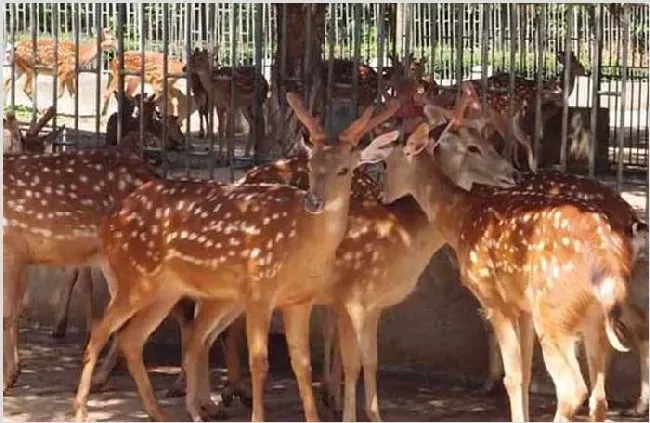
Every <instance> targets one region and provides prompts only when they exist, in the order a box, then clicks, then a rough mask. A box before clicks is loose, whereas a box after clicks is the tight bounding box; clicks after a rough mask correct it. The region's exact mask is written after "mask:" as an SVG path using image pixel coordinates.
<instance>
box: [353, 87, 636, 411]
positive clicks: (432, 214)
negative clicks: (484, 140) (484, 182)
mask: <svg viewBox="0 0 650 423" xmlns="http://www.w3.org/2000/svg"><path fill="white" fill-rule="evenodd" d="M465 88H466V87H465ZM464 109H465V107H464V105H463V104H461V105H460V106H459V108H458V109H457V110H456V112H455V113H454V114H453V116H452V119H451V121H450V122H449V124H448V125H447V127H446V129H445V130H444V132H443V134H442V136H441V137H440V139H438V141H437V142H435V143H434V142H433V141H431V140H429V138H428V137H427V136H419V137H418V136H411V137H410V138H409V139H408V141H407V145H406V146H405V147H404V148H403V149H399V148H395V147H393V148H389V147H386V148H384V149H383V150H378V149H377V150H376V151H375V156H376V158H377V159H383V160H385V162H386V165H387V170H386V178H385V184H384V189H383V193H382V195H383V201H384V202H386V203H390V202H392V201H394V200H396V199H397V198H400V197H402V196H404V195H407V194H411V195H413V197H414V198H415V199H416V200H417V202H418V204H419V205H420V207H421V208H422V209H423V210H424V211H425V213H426V214H427V216H428V218H429V219H430V220H432V219H434V218H435V219H440V221H444V222H446V224H445V225H442V226H440V230H441V233H442V235H443V237H444V238H445V240H446V241H447V242H448V243H449V244H450V245H451V246H452V247H453V248H454V249H455V251H456V255H457V257H458V263H459V264H460V268H461V276H462V281H463V283H464V284H465V285H466V286H467V287H468V288H469V289H470V291H472V292H473V293H474V295H475V296H476V297H477V298H478V299H479V301H480V302H481V305H482V307H483V308H484V309H485V311H486V315H487V316H488V318H489V319H490V321H491V323H492V325H493V327H494V331H495V334H496V337H497V340H498V342H499V347H500V349H501V353H502V357H503V360H504V367H505V369H506V376H505V379H504V384H505V386H506V390H507V392H508V396H509V398H510V409H511V414H512V419H513V420H514V421H524V420H528V388H529V383H530V367H531V358H532V344H533V336H534V332H533V329H534V331H535V332H536V333H537V335H538V337H539V339H540V343H541V345H542V350H543V352H544V361H545V363H546V366H547V370H548V371H549V373H550V374H551V377H552V378H553V381H554V383H555V387H556V390H557V398H558V406H557V412H556V415H555V420H569V419H572V418H573V416H574V414H575V412H576V410H577V408H578V407H579V406H580V405H581V404H582V401H583V399H584V398H585V396H586V395H587V388H586V387H585V384H584V381H583V379H582V376H581V375H580V368H579V366H578V362H577V359H576V357H575V354H574V351H573V346H574V342H575V336H576V335H577V333H578V331H580V330H582V331H583V332H584V334H585V346H586V348H587V356H588V363H589V373H590V380H591V381H592V384H593V385H594V387H593V390H592V395H591V398H590V415H591V417H592V418H593V419H595V420H602V419H603V418H604V417H605V412H606V409H607V402H606V399H605V395H604V383H605V368H606V363H607V355H608V354H607V345H606V344H607V342H609V343H610V344H611V345H612V346H613V347H614V348H615V349H617V350H621V351H626V350H627V347H626V346H625V345H624V344H623V341H621V339H622V338H623V339H625V338H624V335H625V328H624V327H622V325H621V320H620V316H621V312H622V306H623V304H624V302H625V299H626V295H627V294H626V293H627V288H626V282H627V279H628V277H629V273H630V270H631V268H632V265H633V257H632V253H633V246H632V242H631V240H630V239H629V238H627V237H622V236H621V235H620V233H621V232H620V231H619V230H617V229H618V228H617V229H612V228H615V227H616V225H617V224H618V222H616V221H614V220H612V221H608V219H607V217H606V215H605V214H604V213H603V212H602V211H601V210H600V209H599V208H598V207H597V206H595V205H593V204H591V203H589V202H588V201H585V200H578V199H575V198H571V197H567V196H563V195H555V196H552V195H547V194H545V193H544V192H540V191H538V190H534V189H528V188H527V187H526V186H516V187H514V188H509V189H493V188H487V187H481V190H483V191H484V193H483V194H481V193H478V192H477V194H478V195H477V194H474V193H473V195H472V196H470V195H468V194H466V193H465V192H463V191H461V190H459V189H457V188H455V187H454V186H453V185H452V184H451V183H450V182H449V180H448V179H447V178H445V177H443V176H442V175H441V172H440V169H441V168H442V169H444V168H445V167H449V166H451V167H452V168H453V167H455V163H444V162H439V161H437V160H434V159H433V157H432V156H431V153H432V152H435V150H436V149H437V148H441V147H442V148H445V146H444V143H441V140H444V139H445V138H447V137H449V136H452V135H453V134H454V132H455V130H456V127H457V125H458V122H459V121H460V122H462V116H463V114H464ZM441 113H444V111H442V110H441ZM416 134H417V132H416ZM367 150H368V149H366V150H365V151H367ZM365 151H364V152H365ZM460 176H462V174H461V175H460ZM463 179H464V178H461V180H463ZM463 183H466V184H467V185H468V186H469V185H470V184H469V182H466V181H464V180H463ZM477 191H478V190H477Z"/></svg>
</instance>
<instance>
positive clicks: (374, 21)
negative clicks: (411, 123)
mask: <svg viewBox="0 0 650 423" xmlns="http://www.w3.org/2000/svg"><path fill="white" fill-rule="evenodd" d="M280 7H282V6H280ZM277 10H278V9H277V7H276V5H273V4H268V3H266V4H235V3H209V4H208V3H187V4H165V3H140V4H108V3H107V4H103V3H78V4H71V3H18V4H5V6H4V13H5V15H4V32H3V35H4V40H5V46H6V47H9V48H12V47H13V46H16V45H17V44H18V43H19V42H20V41H23V40H29V41H31V42H32V43H34V44H35V43H36V41H37V40H45V39H50V40H52V41H53V42H54V43H55V44H56V43H62V42H64V41H66V40H71V41H73V42H74V43H75V44H76V46H77V52H76V53H75V55H78V54H79V53H78V51H79V46H82V47H83V46H84V45H89V46H91V45H97V43H98V38H97V37H98V33H99V32H100V30H101V28H111V29H113V30H114V32H116V33H117V34H118V45H117V46H116V47H117V48H116V50H115V51H104V52H103V54H99V55H97V57H96V58H93V60H90V61H89V62H88V63H85V64H84V63H81V64H80V63H79V61H78V60H76V61H75V67H80V68H83V69H79V70H82V72H79V73H77V72H75V75H76V76H75V78H76V82H77V86H78V87H79V86H80V85H79V82H80V80H81V79H83V81H82V82H81V83H82V85H84V86H85V87H84V88H81V87H80V90H81V91H80V92H79V93H78V95H76V96H75V97H74V98H67V99H66V98H65V97H63V98H61V99H60V100H59V99H58V98H57V95H56V82H57V81H56V76H54V81H53V85H52V86H51V87H50V89H49V90H38V89H36V90H34V91H35V94H36V95H37V99H36V101H35V104H37V105H38V107H40V108H42V106H43V104H54V105H58V106H60V107H58V110H59V117H58V118H59V119H61V120H64V119H65V115H66V114H68V115H70V116H71V118H72V119H73V123H71V124H68V125H69V126H70V128H69V130H68V131H67V135H66V137H65V140H63V141H62V143H63V144H64V145H68V144H76V143H80V144H88V143H89V144H101V142H102V137H103V135H102V133H103V128H102V125H101V119H100V113H99V107H100V104H99V103H100V93H101V91H102V90H103V89H104V87H105V85H106V81H105V79H106V73H107V69H108V63H109V61H110V60H112V58H114V57H115V56H116V55H119V54H120V52H124V51H141V52H144V51H147V52H161V53H164V54H165V57H167V58H168V59H180V60H182V61H184V62H185V63H187V59H188V57H189V55H190V53H191V51H192V49H193V48H195V47H199V48H209V49H210V50H212V51H214V53H215V55H216V56H217V58H218V62H219V65H220V66H231V65H235V66H243V65H250V66H256V67H257V68H258V69H260V70H261V71H262V72H263V74H264V77H265V78H266V79H267V80H270V79H271V74H272V72H271V69H272V66H274V65H276V66H277V65H278V64H277V63H275V64H274V55H275V54H276V52H278V51H280V52H285V51H286V46H278V45H277V40H278V38H279V34H278V33H277V28H278V27H281V26H282V25H279V23H278V22H277ZM120 24H122V25H120ZM305 25H307V27H309V25H310V23H309V22H305ZM649 26H650V15H649V8H648V6H647V5H628V6H626V8H625V9H622V8H621V7H618V8H611V7H607V6H602V5H601V6H593V5H556V4H553V5H551V4H546V5H530V4H511V5H508V4H494V5H492V4H434V3H426V4H424V3H419V4H418V3H416V4H399V5H398V4H345V3H337V4H330V5H328V6H327V10H326V18H325V33H326V34H327V36H326V40H325V41H324V42H325V44H326V48H324V49H323V56H324V57H323V58H324V59H327V58H331V57H335V58H349V59H350V60H353V61H354V62H355V63H367V64H369V65H370V66H373V67H379V68H381V67H382V66H386V65H387V64H390V62H389V60H388V56H389V54H393V55H396V56H398V57H405V56H406V55H407V54H408V53H411V52H412V53H414V54H415V56H416V57H425V58H426V63H427V69H426V70H427V72H428V73H430V74H431V75H432V76H433V77H434V79H435V81H436V82H438V83H440V84H442V85H453V84H455V83H456V82H457V81H458V80H465V79H481V78H485V77H487V76H490V75H491V74H493V73H495V72H498V71H509V72H512V74H517V75H520V76H523V77H528V78H531V79H537V80H542V79H544V78H549V77H553V76H557V77H558V78H560V79H564V80H565V81H568V79H566V78H567V75H568V73H567V72H564V71H560V68H559V65H558V60H557V59H556V57H557V56H556V53H558V52H563V51H567V50H568V51H572V52H574V53H575V54H576V56H577V57H578V59H579V61H580V63H581V64H582V65H583V66H584V67H585V68H586V69H587V71H588V75H586V76H581V77H579V78H578V79H577V81H576V84H575V89H574V91H573V92H572V94H571V96H570V97H569V98H568V101H567V102H566V105H565V107H564V110H563V113H562V114H561V116H560V117H559V121H560V126H561V130H560V131H559V134H558V136H559V138H560V139H561V142H560V163H559V164H560V166H561V167H562V168H566V165H567V163H566V160H567V157H566V152H565V151H566V149H567V148H569V147H568V145H567V143H568V141H567V138H568V134H567V133H568V131H569V126H570V125H571V122H570V121H569V119H570V116H569V115H570V113H569V112H570V110H573V109H589V110H591V112H590V113H587V115H590V119H588V120H589V124H588V125H587V126H589V127H590V128H589V129H590V131H591V132H590V133H591V134H596V120H600V118H601V116H603V117H604V119H605V121H606V122H600V123H599V125H600V126H605V127H606V128H605V133H606V135H605V137H604V138H605V139H604V140H603V143H604V145H603V146H601V147H598V146H597V145H596V144H597V143H596V142H592V143H591V147H590V148H591V150H592V151H590V152H589V165H588V172H589V174H590V175H594V174H595V172H596V170H598V171H601V172H607V171H616V173H617V176H618V177H619V184H620V180H622V178H623V174H627V171H628V170H629V171H632V170H634V169H640V170H642V171H646V170H647V166H648V164H647V163H648V115H649V114H650V113H649V111H650V108H649V107H650V106H649V101H648V97H649V91H648V86H649V81H648V80H649V58H648V47H649V46H650V29H649ZM282 30H283V31H287V32H288V33H289V34H290V33H291V31H292V30H293V29H292V28H283V29H282ZM284 40H286V38H284ZM61 54H63V53H61ZM75 57H77V56H75ZM567 57H568V56H567ZM168 59H166V60H168ZM80 65H81V66H80ZM4 70H5V72H4V74H5V75H7V76H6V77H5V78H7V77H8V78H10V79H11V83H10V85H8V86H6V87H7V88H8V89H9V92H7V91H5V106H10V107H18V108H20V107H25V110H26V111H27V113H29V111H30V108H29V106H30V105H31V103H29V102H28V101H27V100H26V99H25V97H24V96H23V95H22V93H21V88H22V86H21V84H20V82H19V81H16V78H15V76H16V73H15V71H16V70H15V66H14V65H13V62H12V64H11V65H9V66H7V65H5V68H4ZM75 70H77V69H75ZM39 72H41V73H43V74H44V73H45V70H43V69H38V70H37V75H36V76H37V78H38V81H36V80H35V81H34V86H35V87H37V88H38V87H40V85H39V84H45V83H44V82H42V81H47V79H46V77H45V76H42V75H41V76H40V77H39V75H38V73H39ZM190 72H191V70H190V69H188V70H187V71H186V75H189V74H190ZM186 75H176V76H180V80H181V83H182V82H183V80H184V79H185V76H186ZM124 76H128V75H124V74H121V75H120V83H122V82H123V81H122V79H123V77H124ZM168 76H169V75H164V78H163V79H164V83H165V85H166V84H167V79H168ZM48 78H49V77H48ZM356 84H357V82H355V87H356V86H357V85H356ZM380 84H381V82H380ZM44 86H47V85H44ZM233 89H234V88H233ZM48 91H50V92H51V93H52V94H51V96H50V95H48ZM181 91H183V92H185V93H187V94H189V88H188V87H187V86H186V87H184V88H182V89H181ZM352 95H353V97H354V98H357V93H356V92H355V93H353V94H352ZM48 97H49V98H48ZM92 98H94V104H93V101H91V99H92ZM89 105H90V106H89ZM601 110H602V113H603V114H602V115H601V114H599V113H601ZM32 113H36V110H35V109H34V110H32ZM165 114H166V112H165ZM572 116H575V115H572ZM66 122H67V121H66ZM190 122H191V123H190ZM56 123H57V122H56V121H55V122H54V124H56ZM209 127H210V130H209V131H210V135H209V136H208V139H209V141H205V140H204V141H200V142H199V141H197V140H196V139H194V137H193V135H192V134H193V133H194V132H195V129H196V125H195V122H194V121H193V119H187V122H186V123H185V130H186V132H187V135H188V136H189V137H190V140H191V142H190V144H192V145H194V146H195V147H196V148H194V149H193V150H192V151H194V152H195V153H196V154H194V155H195V156H196V157H203V156H205V154H204V152H205V151H207V153H206V154H207V157H208V160H209V162H210V166H212V163H213V162H214V157H212V156H211V154H212V152H213V150H214V141H215V136H214V135H213V133H212V131H213V130H212V123H210V125H209ZM601 130H602V128H601ZM83 135H85V136H86V138H87V139H86V138H84V137H83ZM232 138H233V136H232V134H231V136H229V137H228V141H229V143H230V144H229V145H230V146H231V147H232V142H234V141H232ZM535 142H536V143H537V142H538V140H535ZM164 144H165V143H164V142H163V145H164ZM597 147H598V148H602V151H600V152H597V151H596V149H597ZM229 150H230V148H229ZM232 150H233V154H234V148H233V149H232ZM188 154H189V156H192V154H190V153H188ZM600 155H603V157H604V159H602V160H604V166H600V167H598V166H597V164H598V163H600V162H598V160H600ZM597 156H598V157H597ZM597 162H598V163H597ZM184 163H186V164H187V163H189V160H186V161H185V162H184ZM189 166H190V165H189V164H187V169H188V170H187V172H188V173H189ZM597 167H598V169H597ZM211 174H212V173H211Z"/></svg>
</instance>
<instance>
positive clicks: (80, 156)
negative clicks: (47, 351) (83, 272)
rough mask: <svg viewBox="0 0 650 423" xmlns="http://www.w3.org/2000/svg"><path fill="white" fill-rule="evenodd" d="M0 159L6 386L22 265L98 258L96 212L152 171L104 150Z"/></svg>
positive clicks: (14, 350)
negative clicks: (0, 163) (0, 162)
mask: <svg viewBox="0 0 650 423" xmlns="http://www.w3.org/2000/svg"><path fill="white" fill-rule="evenodd" d="M3 164H4V166H3V170H2V171H3V194H4V203H3V212H4V219H3V229H4V236H3V246H4V250H3V259H4V266H3V275H4V284H3V294H4V307H3V310H4V313H3V319H4V320H3V322H4V323H3V327H4V356H3V364H4V366H3V375H4V390H5V391H6V390H7V388H9V387H10V386H11V385H12V384H13V383H14V382H15V380H16V378H17V377H18V374H19V371H20V363H19V356H18V328H17V317H18V312H19V311H20V310H19V307H20V304H21V299H22V297H23V294H24V289H25V280H24V277H25V275H24V273H25V267H27V266H28V265H30V264H46V265H60V266H87V265H94V264H96V263H97V262H98V261H99V260H101V257H102V252H101V248H100V243H99V238H98V233H97V228H98V226H99V223H100V220H101V218H102V216H103V215H104V214H105V213H106V212H107V211H108V210H109V209H110V208H111V207H113V206H114V205H115V204H116V202H117V201H118V200H120V199H121V198H122V197H124V196H125V195H126V194H127V193H128V192H130V190H132V189H133V188H134V187H136V186H138V185H140V184H142V182H143V181H146V180H149V179H152V178H154V177H155V176H156V174H155V172H154V171H153V170H152V169H151V168H149V167H148V166H147V165H145V164H143V163H142V162H141V161H140V160H138V159H135V158H130V157H124V156H121V155H119V154H117V153H116V152H115V151H112V150H110V149H106V150H89V151H79V152H65V153H56V154H49V155H43V154H35V155H26V154H23V155H16V156H5V157H4V163H3Z"/></svg>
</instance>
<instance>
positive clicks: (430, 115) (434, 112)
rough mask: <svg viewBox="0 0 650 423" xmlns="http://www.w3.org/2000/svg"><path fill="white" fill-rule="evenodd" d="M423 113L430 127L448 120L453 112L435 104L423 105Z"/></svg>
mask: <svg viewBox="0 0 650 423" xmlns="http://www.w3.org/2000/svg"><path fill="white" fill-rule="evenodd" d="M424 115H425V116H426V117H427V119H428V120H429V125H430V127H432V128H435V127H436V126H439V125H442V124H443V123H445V122H449V121H450V120H451V119H452V118H453V113H452V112H451V111H450V110H447V109H445V108H444V107H440V106H435V105H426V106H424Z"/></svg>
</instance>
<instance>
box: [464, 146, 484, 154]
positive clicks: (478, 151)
mask: <svg viewBox="0 0 650 423" xmlns="http://www.w3.org/2000/svg"><path fill="white" fill-rule="evenodd" d="M467 150H468V151H469V152H470V153H474V154H479V155H480V154H481V150H479V148H478V147H476V146H475V145H470V146H469V147H468V148H467Z"/></svg>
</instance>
